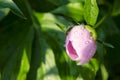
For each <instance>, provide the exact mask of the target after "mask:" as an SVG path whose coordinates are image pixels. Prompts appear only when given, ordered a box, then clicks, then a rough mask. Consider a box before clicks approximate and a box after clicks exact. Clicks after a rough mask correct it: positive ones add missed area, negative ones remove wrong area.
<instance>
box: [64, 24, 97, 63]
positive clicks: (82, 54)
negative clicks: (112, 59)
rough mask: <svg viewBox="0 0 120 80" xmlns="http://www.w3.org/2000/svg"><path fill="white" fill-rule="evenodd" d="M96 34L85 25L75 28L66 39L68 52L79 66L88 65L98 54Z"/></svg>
mask: <svg viewBox="0 0 120 80" xmlns="http://www.w3.org/2000/svg"><path fill="white" fill-rule="evenodd" d="M95 39H96V34H95V31H94V29H92V28H91V27H89V26H85V25H78V26H74V27H73V28H72V29H71V30H70V31H69V32H68V34H67V37H66V44H65V47H66V52H67V54H68V55H69V57H70V58H71V59H72V60H75V61H79V63H78V65H81V64H84V63H87V62H88V61H89V60H90V59H91V58H92V57H93V56H94V54H95V52H96V48H97V46H96V41H95Z"/></svg>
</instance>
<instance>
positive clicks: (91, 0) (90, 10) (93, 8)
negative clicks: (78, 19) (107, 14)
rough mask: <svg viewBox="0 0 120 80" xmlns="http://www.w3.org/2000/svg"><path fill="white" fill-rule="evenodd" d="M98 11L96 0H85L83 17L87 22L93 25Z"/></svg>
mask: <svg viewBox="0 0 120 80" xmlns="http://www.w3.org/2000/svg"><path fill="white" fill-rule="evenodd" d="M98 13H99V9H98V6H97V3H96V0H86V2H85V5H84V19H85V21H86V22H87V24H89V25H92V26H94V25H95V23H96V21H97V17H98Z"/></svg>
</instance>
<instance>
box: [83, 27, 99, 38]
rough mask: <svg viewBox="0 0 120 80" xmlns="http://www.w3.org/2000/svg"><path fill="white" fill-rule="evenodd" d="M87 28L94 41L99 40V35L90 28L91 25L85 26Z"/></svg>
mask: <svg viewBox="0 0 120 80" xmlns="http://www.w3.org/2000/svg"><path fill="white" fill-rule="evenodd" d="M85 28H86V29H87V30H88V31H89V32H90V33H91V35H92V37H93V39H94V40H96V39H97V34H96V31H95V29H94V28H92V27H90V26H89V25H85Z"/></svg>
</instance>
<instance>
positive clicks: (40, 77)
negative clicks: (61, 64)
mask: <svg viewBox="0 0 120 80" xmlns="http://www.w3.org/2000/svg"><path fill="white" fill-rule="evenodd" d="M45 54H46V60H45V63H42V64H41V66H40V67H39V69H38V71H37V80H48V79H49V80H61V79H60V76H59V73H58V69H57V67H56V63H55V56H54V54H53V51H52V49H50V48H48V49H47V50H46V53H45Z"/></svg>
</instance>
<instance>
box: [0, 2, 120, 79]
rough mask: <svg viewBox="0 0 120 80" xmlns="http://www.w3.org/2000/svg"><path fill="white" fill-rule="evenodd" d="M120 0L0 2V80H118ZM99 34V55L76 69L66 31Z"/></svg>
mask: <svg viewBox="0 0 120 80" xmlns="http://www.w3.org/2000/svg"><path fill="white" fill-rule="evenodd" d="M119 4H120V0H0V80H120V51H119V50H120V5H119ZM78 24H85V25H90V26H91V27H93V28H94V29H95V30H96V32H97V36H98V37H97V51H96V54H95V55H94V57H93V58H92V59H91V60H90V62H88V63H86V64H84V65H81V66H78V65H76V62H74V61H72V60H71V59H70V58H69V57H68V55H67V53H66V51H65V46H64V45H65V37H66V33H67V30H68V29H69V28H70V27H72V26H74V25H78Z"/></svg>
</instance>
